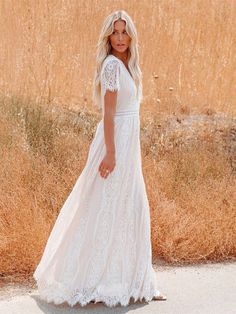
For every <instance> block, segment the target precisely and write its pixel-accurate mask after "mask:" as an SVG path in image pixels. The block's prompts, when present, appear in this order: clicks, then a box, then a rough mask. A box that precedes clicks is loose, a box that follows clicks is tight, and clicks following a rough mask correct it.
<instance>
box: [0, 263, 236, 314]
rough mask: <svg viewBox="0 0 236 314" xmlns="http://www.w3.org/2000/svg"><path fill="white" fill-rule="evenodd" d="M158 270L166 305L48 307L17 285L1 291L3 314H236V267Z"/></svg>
mask: <svg viewBox="0 0 236 314" xmlns="http://www.w3.org/2000/svg"><path fill="white" fill-rule="evenodd" d="M154 268H155V270H156V274H157V278H158V280H159V283H160V285H159V287H160V291H161V292H162V293H164V294H165V295H166V296H167V300H166V301H151V302H149V303H145V302H140V301H139V302H136V303H133V302H131V304H130V305H129V306H128V307H120V306H117V307H115V308H108V307H106V306H104V305H103V304H98V303H97V304H89V305H87V306H85V307H81V306H80V305H79V304H77V305H75V306H74V307H73V308H71V307H69V306H68V305H67V304H66V303H64V304H61V305H54V304H52V303H50V304H47V303H45V302H44V301H42V300H41V299H40V297H39V295H38V292H37V289H35V288H30V287H26V286H25V287H24V286H19V285H16V284H15V285H13V286H12V285H5V286H4V287H2V288H1V289H0V313H1V314H39V313H46V314H59V313H60V314H64V313H95V314H100V313H101V314H104V313H122V314H123V313H128V312H129V313H159V314H169V313H171V314H185V313H186V314H195V313H198V314H234V313H236V263H220V264H205V265H199V266H181V267H173V266H161V265H156V264H154Z"/></svg>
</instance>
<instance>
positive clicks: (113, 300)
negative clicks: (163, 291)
mask: <svg viewBox="0 0 236 314" xmlns="http://www.w3.org/2000/svg"><path fill="white" fill-rule="evenodd" d="M34 278H35V276H34ZM35 279H36V278H35ZM36 280H37V279H36ZM37 285H38V291H39V297H40V299H41V300H43V301H46V302H47V303H54V304H55V305H59V304H61V303H64V302H66V303H67V304H68V305H69V306H71V307H73V306H74V305H76V304H78V303H79V304H80V305H81V306H82V307H83V306H86V305H87V304H88V303H90V302H91V301H94V302H95V303H96V302H103V303H104V304H105V305H106V306H108V307H115V306H117V305H119V304H120V305H121V306H128V305H129V304H130V299H131V298H133V299H134V302H136V301H138V300H139V301H141V302H142V301H143V299H144V301H145V302H149V301H151V300H152V299H153V297H155V296H159V295H160V291H159V290H157V289H151V290H149V292H148V293H147V292H145V293H141V294H140V289H139V290H137V289H134V290H133V291H132V292H131V293H128V290H127V289H122V290H119V291H118V290H117V291H116V292H115V295H114V293H113V294H112V293H107V294H104V293H101V292H99V289H97V288H96V289H95V290H94V289H93V291H92V290H89V289H87V290H86V289H84V290H82V292H81V291H78V290H74V291H71V290H69V289H67V288H66V287H65V286H64V285H62V284H61V283H59V282H57V283H56V282H54V283H53V284H47V283H42V282H40V280H38V282H37ZM109 294H110V295H109Z"/></svg>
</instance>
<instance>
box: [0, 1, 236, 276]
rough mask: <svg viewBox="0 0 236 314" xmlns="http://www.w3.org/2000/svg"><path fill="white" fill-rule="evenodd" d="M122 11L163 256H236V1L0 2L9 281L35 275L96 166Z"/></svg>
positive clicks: (1, 216) (155, 237)
mask: <svg viewBox="0 0 236 314" xmlns="http://www.w3.org/2000/svg"><path fill="white" fill-rule="evenodd" d="M119 8H122V9H124V10H127V12H128V13H129V14H130V15H131V17H132V18H133V19H134V22H135V24H136V26H137V30H138V33H139V42H140V60H141V69H142V71H143V85H144V100H143V102H142V104H141V144H142V157H143V173H144V177H145V182H146V186H147V192H148V198H149V201H150V208H151V221H152V245H153V259H156V258H162V259H163V260H164V261H165V262H167V263H170V264H182V263H185V264H189V263H190V264H191V263H201V262H206V261H210V262H211V261H224V260H229V259H235V257H236V193H235V190H236V118H235V113H236V97H235V85H236V76H235V68H236V51H235V50H236V49H235V48H236V45H235V34H234V30H235V29H236V25H235V24H236V2H235V1H230V0H228V1H220V0H219V1H217V0H212V1H209V0H206V1H202V0H199V1H197V0H193V1H186V0H181V1H146V2H145V1H144V2H141V1H129V2H128V3H126V2H125V1H119V2H118V1H103V0H101V1H75V0H74V1H66V2H64V1H53V0H50V1H46V0H45V1H34V0H31V1H16V0H15V1H12V0H8V1H2V2H1V3H0V16H1V19H0V24H1V27H0V29H1V31H0V51H1V59H0V67H1V79H0V134H1V136H0V150H1V155H0V162H1V167H0V178H1V181H0V187H1V194H0V256H1V259H0V275H1V276H3V275H11V274H12V275H13V274H17V273H18V274H23V275H28V274H31V273H32V271H33V270H34V269H35V267H36V264H37V262H38V261H39V258H40V256H41V254H42V250H43V247H44V245H45V242H46V240H47V237H48V235H49V232H50V229H51V228H52V226H53V223H54V221H55V219H56V217H57V214H58V212H59V210H60V208H61V206H62V204H63V202H64V200H65V199H66V197H67V195H68V193H69V191H70V190H71V188H72V186H73V184H74V182H75V181H76V179H77V177H78V176H79V174H80V172H81V170H82V169H83V166H84V165H85V162H86V158H87V152H88V149H89V145H90V143H91V140H92V138H93V135H94V131H95V129H96V124H97V122H98V121H99V119H100V112H98V111H97V109H96V108H94V106H93V103H92V80H93V75H94V68H95V51H96V43H97V39H98V35H99V30H100V27H101V23H102V21H103V19H104V17H105V16H106V15H107V14H109V13H111V12H112V11H113V10H116V9H119ZM144 25H145V28H144V27H143V26H144ZM95 30H97V32H96V31H95Z"/></svg>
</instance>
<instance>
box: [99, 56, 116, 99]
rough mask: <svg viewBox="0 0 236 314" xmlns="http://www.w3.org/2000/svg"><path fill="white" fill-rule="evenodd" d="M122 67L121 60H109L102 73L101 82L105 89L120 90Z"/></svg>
mask: <svg viewBox="0 0 236 314" xmlns="http://www.w3.org/2000/svg"><path fill="white" fill-rule="evenodd" d="M119 76H120V68H119V61H118V60H115V59H111V60H108V61H107V63H106V64H105V66H104V69H103V71H102V73H101V84H102V87H103V90H104V93H105V91H106V90H109V91H112V92H114V91H118V90H120V80H119Z"/></svg>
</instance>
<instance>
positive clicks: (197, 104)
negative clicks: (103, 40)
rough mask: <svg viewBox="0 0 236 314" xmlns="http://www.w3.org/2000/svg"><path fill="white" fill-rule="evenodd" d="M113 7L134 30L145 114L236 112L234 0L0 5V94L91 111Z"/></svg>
mask: <svg viewBox="0 0 236 314" xmlns="http://www.w3.org/2000/svg"><path fill="white" fill-rule="evenodd" d="M116 9H124V10H126V11H127V12H128V13H129V14H130V15H131V16H132V18H133V19H134V22H135V24H136V26H137V30H138V34H139V43H140V62H141V69H142V71H143V84H144V95H145V97H144V102H143V107H144V109H143V110H144V111H145V110H146V109H147V108H148V109H149V110H150V111H153V112H156V111H159V112H163V113H167V114H169V113H172V112H175V113H178V112H181V110H184V111H188V112H189V113H196V112H198V113H199V112H200V113H202V112H203V113H204V112H205V111H207V110H212V111H214V112H218V111H222V112H227V113H228V114H235V113H236V106H235V100H236V99H235V85H236V76H235V68H236V44H235V29H236V2H235V1H231V0H228V1H221V0H194V1H188V0H176V1H169V0H168V1H167V0H160V1H152V0H150V1H135V0H131V1H128V2H127V1H124V0H122V1H119V2H115V1H111V0H106V1H103V0H101V1H96V0H86V1H84V0H83V1H76V0H71V1H58V0H50V1H34V0H26V1H16V0H8V1H1V3H0V30H1V31H0V51H1V58H0V70H1V80H0V94H1V95H4V96H5V95H20V96H27V97H29V96H30V97H32V99H33V101H34V102H37V101H39V102H41V103H47V104H50V105H60V106H63V107H66V108H74V109H76V110H77V109H78V108H81V107H83V108H84V107H86V108H87V107H89V108H91V107H92V106H93V104H92V97H91V95H92V79H93V74H94V70H95V57H96V56H95V53H96V44H97V41H98V36H99V30H100V28H101V25H102V22H103V19H104V18H105V16H106V15H108V14H110V13H111V12H112V11H114V10H116ZM144 25H145V27H144Z"/></svg>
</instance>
